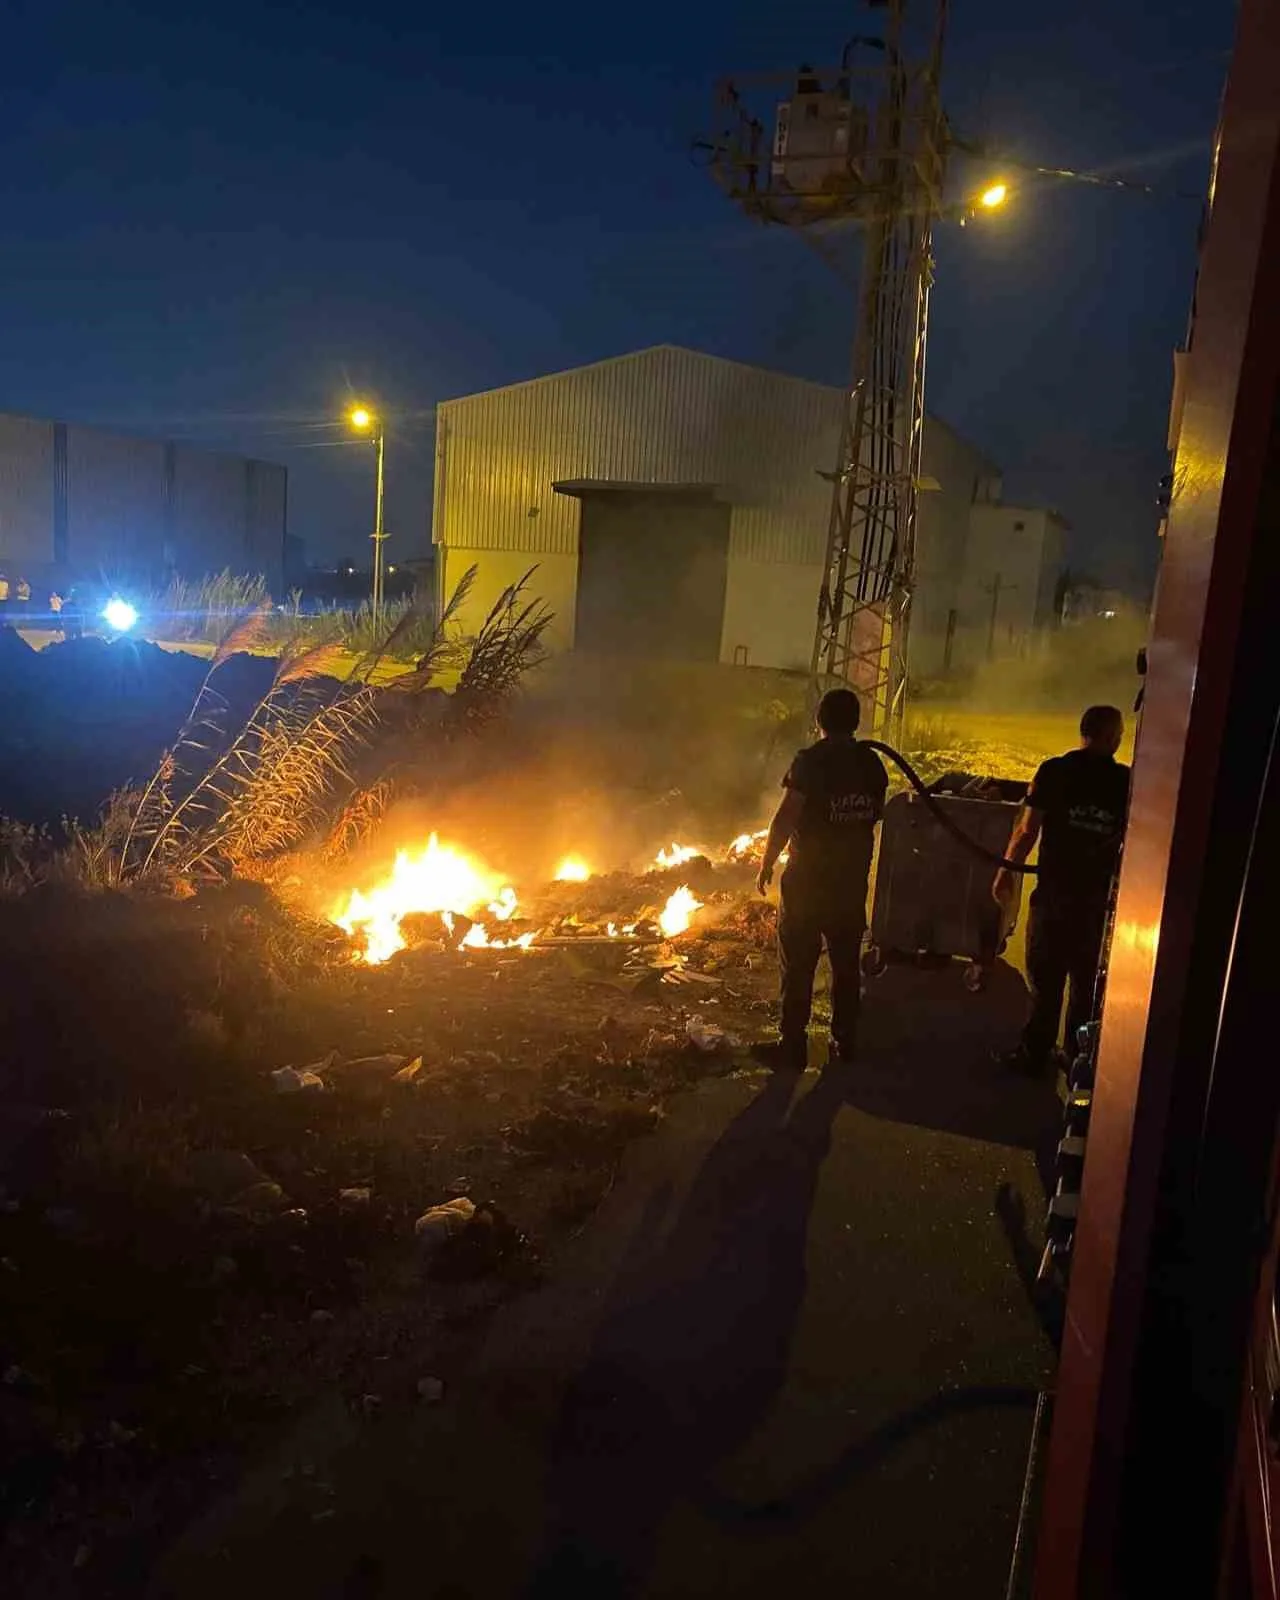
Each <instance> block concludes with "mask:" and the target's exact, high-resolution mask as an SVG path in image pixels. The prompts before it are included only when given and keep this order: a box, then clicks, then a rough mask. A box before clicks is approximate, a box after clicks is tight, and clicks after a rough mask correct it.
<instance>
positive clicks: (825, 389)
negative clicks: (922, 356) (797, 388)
mask: <svg viewBox="0 0 1280 1600" xmlns="http://www.w3.org/2000/svg"><path fill="white" fill-rule="evenodd" d="M663 354H673V355H679V356H687V357H690V358H692V359H693V360H695V361H710V362H715V363H716V364H717V365H719V366H724V367H738V368H741V369H742V370H743V371H746V372H757V373H763V374H764V375H765V376H767V377H770V378H776V379H777V381H778V382H779V383H795V384H800V385H801V386H802V387H803V388H806V389H816V390H818V391H819V392H820V393H822V394H827V395H838V394H839V393H840V392H841V391H840V390H839V389H838V388H836V387H835V386H834V385H833V384H829V383H815V382H814V381H813V379H811V378H797V377H796V376H795V375H794V374H793V373H790V372H779V371H777V369H776V368H773V367H758V366H754V365H753V364H752V363H751V362H749V361H734V360H732V359H731V358H730V357H728V356H716V355H711V354H710V353H709V352H708V351H706V350H693V349H690V347H689V346H688V345H682V344H652V345H647V346H645V348H644V349H642V350H627V351H624V352H623V354H622V355H617V356H606V357H605V358H604V359H603V360H602V361H586V362H584V363H583V364H582V365H581V366H578V367H563V368H561V369H560V371H558V372H545V373H541V374H540V375H539V376H538V377H536V378H522V379H520V380H519V381H518V382H516V383H505V384H499V385H498V386H497V387H496V388H494V389H478V390H475V391H474V392H473V393H471V394H460V395H454V396H453V397H452V399H449V400H443V401H441V402H440V403H441V404H442V405H456V404H458V403H459V402H460V401H463V400H475V399H478V398H479V396H480V395H482V394H484V395H492V394H506V393H508V392H509V391H510V390H512V389H530V388H533V387H534V386H535V385H537V384H543V383H554V382H555V381H556V380H557V379H559V378H568V377H570V376H573V375H576V374H577V373H580V372H591V371H593V370H595V369H597V368H601V367H612V366H617V365H619V363H621V362H623V361H640V360H643V359H644V358H645V357H648V356H656V355H663Z"/></svg>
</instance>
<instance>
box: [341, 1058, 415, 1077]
mask: <svg viewBox="0 0 1280 1600" xmlns="http://www.w3.org/2000/svg"><path fill="white" fill-rule="evenodd" d="M333 1065H334V1067H335V1068H340V1069H341V1070H342V1071H343V1072H354V1073H358V1074H359V1075H360V1076H361V1077H366V1078H383V1077H386V1078H394V1077H396V1076H397V1075H398V1074H399V1073H400V1072H402V1071H403V1070H404V1068H405V1066H406V1065H408V1057H406V1056H397V1055H381V1056H357V1057H356V1059H355V1060H354V1061H339V1060H337V1059H336V1058H335V1060H334V1063H333Z"/></svg>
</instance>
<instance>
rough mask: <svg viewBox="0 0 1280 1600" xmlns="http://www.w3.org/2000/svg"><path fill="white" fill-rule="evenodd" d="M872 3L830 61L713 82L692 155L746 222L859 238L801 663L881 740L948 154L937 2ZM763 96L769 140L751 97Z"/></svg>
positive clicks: (896, 649) (893, 688) (911, 509)
mask: <svg viewBox="0 0 1280 1600" xmlns="http://www.w3.org/2000/svg"><path fill="white" fill-rule="evenodd" d="M868 9H869V10H871V11H872V12H873V13H874V14H875V20H877V21H878V22H879V23H880V24H881V26H880V27H879V29H878V30H877V32H876V33H875V35H874V36H872V35H869V34H859V35H857V36H855V37H854V38H852V39H850V40H849V42H848V43H847V44H846V45H845V47H844V52H843V55H842V58H841V61H840V65H839V66H838V67H835V68H828V69H817V70H815V69H812V68H809V67H802V68H801V69H800V71H799V73H798V74H795V75H788V76H787V77H785V78H779V77H773V78H761V79H756V80H754V81H753V80H748V79H744V80H740V81H739V82H737V83H726V84H724V85H723V86H722V88H721V100H720V105H721V110H722V116H723V121H722V125H721V128H720V131H719V132H718V133H717V134H715V135H714V136H713V137H712V138H711V139H710V140H708V141H707V142H706V143H705V144H704V145H703V146H702V148H703V149H704V150H707V151H709V152H710V166H711V169H712V172H713V173H714V175H715V177H716V178H717V180H718V181H719V182H720V184H721V185H722V187H723V188H724V189H725V190H726V192H727V193H728V194H729V195H730V197H731V198H732V199H734V200H735V201H737V202H738V203H739V204H740V205H741V206H742V208H743V209H744V210H745V211H746V212H747V213H748V215H750V216H753V217H757V218H759V219H760V220H761V221H763V222H770V223H780V224H783V225H784V226H788V227H793V228H799V229H802V230H804V231H805V232H806V233H807V234H808V235H809V236H810V237H811V238H812V239H814V241H815V242H818V243H820V244H821V243H830V242H832V239H833V230H837V229H840V228H842V227H848V226H850V225H854V226H856V228H857V230H858V233H859V235H860V245H861V251H860V265H859V271H858V291H857V302H856V322H855V329H854V339H853V358H852V371H851V375H850V384H849V392H848V403H847V405H846V408H845V417H844V424H843V428H842V432H841V439H840V449H839V456H838V458H837V460H836V463H835V468H834V471H833V472H832V473H831V478H832V497H831V518H830V525H829V528H828V534H827V550H826V559H825V569H824V573H823V579H822V588H821V591H820V595H819V600H818V616H817V626H816V629H815V633H814V642H813V662H812V665H813V671H814V674H815V676H817V677H821V678H825V679H828V680H830V679H835V680H840V681H844V682H848V683H850V684H852V685H853V686H854V687H855V688H856V689H857V690H858V691H859V693H860V694H861V696H862V698H863V704H864V709H865V710H866V711H867V712H872V711H873V712H874V721H873V725H874V726H875V727H876V728H879V729H882V730H883V729H886V728H890V727H892V726H893V725H894V724H896V723H897V722H898V721H899V720H900V718H901V715H902V708H903V702H904V697H905V691H906V681H907V639H908V630H909V624H910V618H911V594H912V586H913V572H914V561H915V531H916V499H917V495H918V493H919V486H920V447H921V437H922V431H923V424H924V367H925V334H926V329H927V325H928V310H929V287H930V282H931V279H932V274H933V259H932V250H931V238H932V229H933V223H934V220H935V218H936V217H937V216H938V215H939V213H940V212H941V209H942V204H943V199H942V189H943V179H944V174H945V165H946V150H947V128H946V120H945V118H944V116H943V112H942V107H941V102H940V98H939V75H940V72H941V66H942V45H943V35H944V31H945V24H946V10H947V4H946V0H913V3H912V4H911V5H910V7H908V0H881V3H876V0H871V3H870V5H869V8H868ZM908 9H910V11H911V17H910V20H908V16H907V12H908ZM780 85H785V87H786V90H788V91H789V92H788V93H787V97H786V98H781V94H782V93H783V90H782V89H781V88H780ZM771 88H772V90H773V98H774V101H775V104H774V105H773V107H772V108H771V109H770V111H769V117H770V119H771V121H772V141H771V143H768V144H767V143H766V137H767V136H766V124H765V122H764V120H762V117H761V116H760V115H757V114H756V111H755V110H754V109H753V107H752V104H751V102H750V99H749V97H750V96H752V95H754V96H756V97H758V98H761V99H763V97H764V95H765V94H767V93H768V91H769V90H770V89H771ZM867 721H872V718H870V717H868V718H867Z"/></svg>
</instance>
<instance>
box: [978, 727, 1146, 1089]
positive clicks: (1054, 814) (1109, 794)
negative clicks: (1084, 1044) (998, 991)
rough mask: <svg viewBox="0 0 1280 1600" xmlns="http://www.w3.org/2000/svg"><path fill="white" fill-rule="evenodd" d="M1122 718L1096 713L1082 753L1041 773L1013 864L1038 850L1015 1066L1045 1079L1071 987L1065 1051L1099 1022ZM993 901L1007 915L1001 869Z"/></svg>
mask: <svg viewBox="0 0 1280 1600" xmlns="http://www.w3.org/2000/svg"><path fill="white" fill-rule="evenodd" d="M1123 738H1124V716H1123V714H1122V713H1121V712H1120V711H1118V710H1117V709H1116V707H1115V706H1090V708H1089V709H1088V711H1086V712H1085V714H1084V716H1083V717H1082V718H1081V719H1080V740H1081V743H1080V748H1079V749H1078V750H1072V751H1070V752H1069V753H1068V754H1067V755H1063V756H1057V757H1055V758H1054V759H1053V760H1052V761H1046V762H1045V763H1044V765H1043V766H1042V767H1041V768H1040V770H1039V771H1038V772H1037V773H1036V775H1035V778H1034V779H1033V781H1032V784H1031V788H1030V790H1029V791H1028V794H1027V800H1026V804H1025V806H1024V807H1023V810H1022V814H1021V816H1020V817H1019V818H1018V823H1017V826H1016V827H1015V828H1014V830H1013V837H1012V838H1011V839H1010V841H1009V848H1008V851H1007V852H1006V853H1007V856H1008V858H1009V860H1010V861H1016V862H1023V861H1025V860H1026V859H1027V857H1028V856H1029V855H1030V854H1031V851H1032V848H1033V846H1034V845H1035V843H1036V841H1037V840H1039V842H1040V872H1039V877H1038V878H1037V881H1036V887H1035V891H1034V892H1033V894H1032V896H1031V910H1030V914H1029V916H1028V918H1027V984H1028V987H1029V988H1030V991H1031V1010H1030V1015H1029V1016H1028V1018H1027V1025H1026V1027H1025V1028H1024V1029H1023V1033H1022V1039H1021V1042H1020V1043H1019V1045H1018V1048H1017V1049H1016V1050H1015V1051H1014V1052H1013V1053H1012V1054H1011V1055H1010V1056H1009V1057H1007V1063H1008V1065H1009V1066H1011V1067H1014V1068H1016V1069H1018V1070H1021V1071H1024V1072H1031V1073H1036V1072H1040V1071H1042V1070H1043V1069H1044V1068H1045V1067H1046V1066H1047V1065H1048V1064H1049V1062H1050V1061H1051V1060H1052V1059H1053V1058H1054V1056H1055V1053H1056V1051H1057V1048H1058V1039H1059V1029H1060V1027H1061V1025H1062V1000H1063V995H1064V993H1065V992H1066V990H1067V988H1068V985H1069V986H1070V995H1069V998H1068V1004H1067V1043H1068V1046H1069V1047H1070V1046H1073V1045H1074V1042H1075V1039H1076V1032H1077V1029H1078V1028H1079V1027H1081V1026H1082V1025H1083V1024H1084V1023H1086V1022H1089V1021H1090V1020H1091V1019H1092V1017H1093V996H1094V987H1095V985H1096V981H1097V975H1098V962H1099V960H1100V959H1101V955H1102V940H1103V935H1104V933H1105V932H1106V922H1107V908H1108V905H1109V903H1110V898H1111V881H1112V878H1113V877H1114V876H1115V871H1116V867H1117V866H1118V864H1119V861H1120V846H1121V843H1122V841H1123V839H1124V825H1125V813H1126V811H1127V809H1128V804H1129V769H1128V767H1127V766H1125V765H1124V764H1123V763H1122V762H1119V761H1117V760H1116V752H1117V751H1118V750H1119V748H1120V745H1121V741H1122V740H1123ZM992 893H993V895H994V896H995V899H996V901H997V903H998V904H999V905H1001V906H1002V907H1003V906H1006V905H1007V904H1008V902H1009V900H1010V898H1011V897H1012V895H1013V893H1014V874H1013V873H1012V872H1011V871H1010V870H1009V869H1008V868H1007V867H1002V868H1001V869H1000V871H999V872H998V873H997V874H996V878H995V882H994V884H993V885H992Z"/></svg>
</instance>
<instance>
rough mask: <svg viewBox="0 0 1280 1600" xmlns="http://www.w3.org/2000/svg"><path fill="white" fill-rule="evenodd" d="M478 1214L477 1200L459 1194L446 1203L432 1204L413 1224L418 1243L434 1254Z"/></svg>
mask: <svg viewBox="0 0 1280 1600" xmlns="http://www.w3.org/2000/svg"><path fill="white" fill-rule="evenodd" d="M475 1214H476V1208H475V1202H474V1201H472V1200H468V1199H467V1197H466V1195H459V1196H458V1198H457V1199H456V1200H450V1201H449V1202H448V1203H447V1204H446V1205H442V1206H432V1207H431V1209H430V1210H429V1211H424V1212H423V1213H422V1215H421V1216H420V1217H419V1218H418V1220H417V1221H416V1222H415V1223H414V1225H413V1231H414V1234H415V1235H416V1237H417V1240H418V1243H419V1244H420V1245H421V1246H422V1248H423V1249H424V1250H425V1251H426V1252H427V1254H428V1255H434V1254H435V1253H436V1251H437V1250H439V1249H440V1248H441V1246H442V1245H444V1244H446V1243H447V1242H448V1241H449V1240H450V1239H452V1238H455V1237H456V1236H457V1235H458V1234H459V1233H461V1232H462V1230H463V1229H464V1228H465V1227H466V1225H467V1224H468V1223H469V1222H470V1221H471V1219H472V1218H473V1217H474V1216H475Z"/></svg>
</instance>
